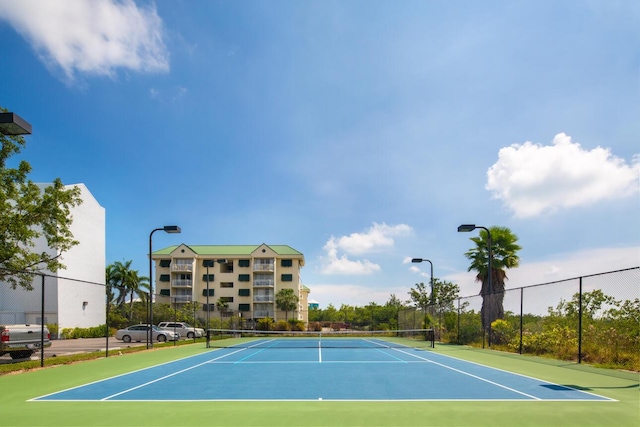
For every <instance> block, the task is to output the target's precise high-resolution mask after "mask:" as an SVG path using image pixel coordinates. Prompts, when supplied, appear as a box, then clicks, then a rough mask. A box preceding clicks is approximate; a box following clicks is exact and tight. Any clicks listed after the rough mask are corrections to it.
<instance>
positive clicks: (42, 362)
mask: <svg viewBox="0 0 640 427" xmlns="http://www.w3.org/2000/svg"><path fill="white" fill-rule="evenodd" d="M40 277H41V278H42V300H41V301H40V323H41V324H40V367H41V368H42V367H44V274H42V275H41V276H40Z"/></svg>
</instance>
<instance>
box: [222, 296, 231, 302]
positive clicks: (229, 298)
mask: <svg viewBox="0 0 640 427" xmlns="http://www.w3.org/2000/svg"><path fill="white" fill-rule="evenodd" d="M220 301H224V302H233V297H220Z"/></svg>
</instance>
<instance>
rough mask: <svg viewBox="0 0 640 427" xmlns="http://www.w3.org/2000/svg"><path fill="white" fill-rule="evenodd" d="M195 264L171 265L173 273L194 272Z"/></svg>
mask: <svg viewBox="0 0 640 427" xmlns="http://www.w3.org/2000/svg"><path fill="white" fill-rule="evenodd" d="M192 270H193V264H174V263H171V271H192Z"/></svg>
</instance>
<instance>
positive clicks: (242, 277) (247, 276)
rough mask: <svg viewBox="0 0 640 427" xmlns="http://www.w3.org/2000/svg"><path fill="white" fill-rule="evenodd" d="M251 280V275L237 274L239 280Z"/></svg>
mask: <svg viewBox="0 0 640 427" xmlns="http://www.w3.org/2000/svg"><path fill="white" fill-rule="evenodd" d="M250 280H251V276H250V275H249V274H238V281H239V282H248V281H250Z"/></svg>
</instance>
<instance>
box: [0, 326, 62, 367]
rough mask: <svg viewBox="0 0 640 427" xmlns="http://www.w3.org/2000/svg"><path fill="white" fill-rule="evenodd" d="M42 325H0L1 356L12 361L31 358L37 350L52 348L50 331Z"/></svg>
mask: <svg viewBox="0 0 640 427" xmlns="http://www.w3.org/2000/svg"><path fill="white" fill-rule="evenodd" d="M42 331H43V327H42V325H0V356H3V355H5V354H7V353H9V356H11V358H12V359H25V358H27V357H31V356H32V355H33V353H35V352H36V350H39V349H40V348H42V347H43V346H44V347H49V346H51V341H50V340H51V335H50V334H49V329H47V327H46V326H45V327H44V336H43V335H42Z"/></svg>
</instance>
